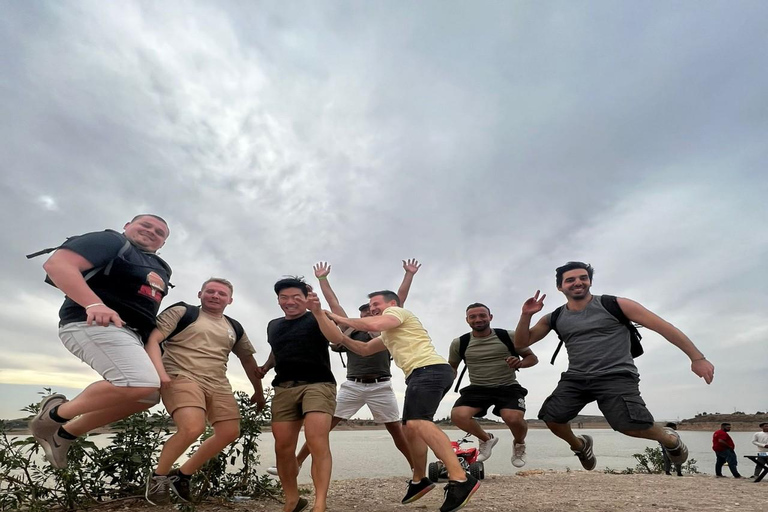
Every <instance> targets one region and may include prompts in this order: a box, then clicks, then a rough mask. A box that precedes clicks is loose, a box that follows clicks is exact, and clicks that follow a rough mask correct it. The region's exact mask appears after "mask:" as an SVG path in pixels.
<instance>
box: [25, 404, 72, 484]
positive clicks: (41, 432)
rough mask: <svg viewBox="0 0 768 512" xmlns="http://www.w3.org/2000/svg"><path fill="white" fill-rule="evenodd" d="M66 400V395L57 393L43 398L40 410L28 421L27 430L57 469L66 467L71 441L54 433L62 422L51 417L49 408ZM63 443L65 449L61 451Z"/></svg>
mask: <svg viewBox="0 0 768 512" xmlns="http://www.w3.org/2000/svg"><path fill="white" fill-rule="evenodd" d="M66 401H67V397H65V396H64V395H60V394H58V393H57V394H54V395H51V396H47V397H45V398H43V401H42V402H40V411H39V412H38V413H37V415H36V416H35V417H34V418H32V420H30V422H29V430H30V431H31V432H32V436H34V438H35V440H36V441H37V442H38V443H39V444H40V446H41V447H42V448H43V451H44V452H45V458H46V459H48V462H50V463H51V465H52V466H53V467H55V468H59V469H61V468H65V467H67V450H68V449H69V445H70V444H71V443H72V442H71V441H69V440H67V439H63V438H62V437H61V436H58V435H56V433H57V432H58V430H59V427H60V426H61V425H62V424H61V423H59V422H57V421H55V420H54V419H53V418H51V415H50V413H51V409H53V408H54V407H56V406H57V405H61V404H63V403H64V402H66ZM65 445H66V449H64V451H63V453H61V451H62V448H63V447H64V446H65Z"/></svg>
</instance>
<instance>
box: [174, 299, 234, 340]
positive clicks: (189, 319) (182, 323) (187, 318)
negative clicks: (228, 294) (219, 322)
mask: <svg viewBox="0 0 768 512" xmlns="http://www.w3.org/2000/svg"><path fill="white" fill-rule="evenodd" d="M178 306H184V307H185V308H187V310H186V311H185V312H184V315H183V316H182V317H181V318H179V323H177V324H176V327H175V328H174V329H173V331H172V332H171V333H170V334H169V335H168V336H166V337H165V339H166V340H169V339H171V338H173V337H174V336H176V335H177V334H179V333H180V332H181V331H183V330H184V329H186V328H187V327H189V326H190V325H192V324H193V323H194V322H195V321H196V320H197V318H198V317H199V316H200V306H193V305H191V304H187V303H186V302H177V303H176V304H172V305H170V306H168V307H167V308H165V309H164V310H163V312H165V311H168V310H169V309H171V308H175V307H178ZM223 316H224V318H226V319H227V321H228V322H229V325H231V326H232V329H233V330H234V331H235V343H237V342H238V341H240V339H241V338H242V337H243V334H245V329H243V326H242V324H241V323H240V322H238V321H237V320H235V319H234V318H230V317H228V316H227V315H223Z"/></svg>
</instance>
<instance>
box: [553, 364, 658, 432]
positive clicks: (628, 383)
mask: <svg viewBox="0 0 768 512" xmlns="http://www.w3.org/2000/svg"><path fill="white" fill-rule="evenodd" d="M639 384H640V378H639V377H638V376H637V375H634V374H631V373H618V374H614V375H605V376H602V377H589V378H585V377H579V376H575V375H571V374H569V373H567V372H566V373H563V375H562V376H561V378H560V382H559V383H558V384H557V388H555V390H554V391H553V392H552V394H551V395H550V396H549V398H547V399H546V400H544V404H543V405H542V406H541V410H540V411H539V419H540V420H544V421H548V422H552V423H568V422H570V421H571V420H572V419H573V418H575V417H576V415H577V414H579V412H580V411H581V410H582V409H583V408H584V406H585V405H587V404H588V403H590V402H594V401H597V406H598V407H599V408H600V411H601V412H602V413H603V415H604V416H605V419H606V421H608V424H609V425H611V427H612V428H613V429H614V430H618V431H620V432H622V431H627V430H647V429H649V428H651V427H652V426H653V415H651V413H650V411H648V409H647V408H646V407H645V402H644V401H643V399H642V398H641V397H640V387H639Z"/></svg>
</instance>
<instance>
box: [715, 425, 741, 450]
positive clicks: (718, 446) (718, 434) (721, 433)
mask: <svg viewBox="0 0 768 512" xmlns="http://www.w3.org/2000/svg"><path fill="white" fill-rule="evenodd" d="M721 439H722V440H723V441H725V444H723V443H721V442H720V440H721ZM735 447H736V445H735V444H733V439H731V436H730V435H729V434H728V432H726V431H725V430H723V429H720V430H716V431H715V433H714V434H712V449H713V450H714V451H716V452H722V451H725V450H727V449H729V448H730V449H731V450H733V449H734V448H735Z"/></svg>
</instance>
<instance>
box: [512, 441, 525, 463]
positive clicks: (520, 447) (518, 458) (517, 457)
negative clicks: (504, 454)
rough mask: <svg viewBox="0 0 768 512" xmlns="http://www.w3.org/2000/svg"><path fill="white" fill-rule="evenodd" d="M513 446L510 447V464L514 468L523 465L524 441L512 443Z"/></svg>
mask: <svg viewBox="0 0 768 512" xmlns="http://www.w3.org/2000/svg"><path fill="white" fill-rule="evenodd" d="M514 445H515V447H514V448H513V449H512V465H513V466H515V467H516V468H521V467H523V466H525V443H522V444H518V443H514Z"/></svg>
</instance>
